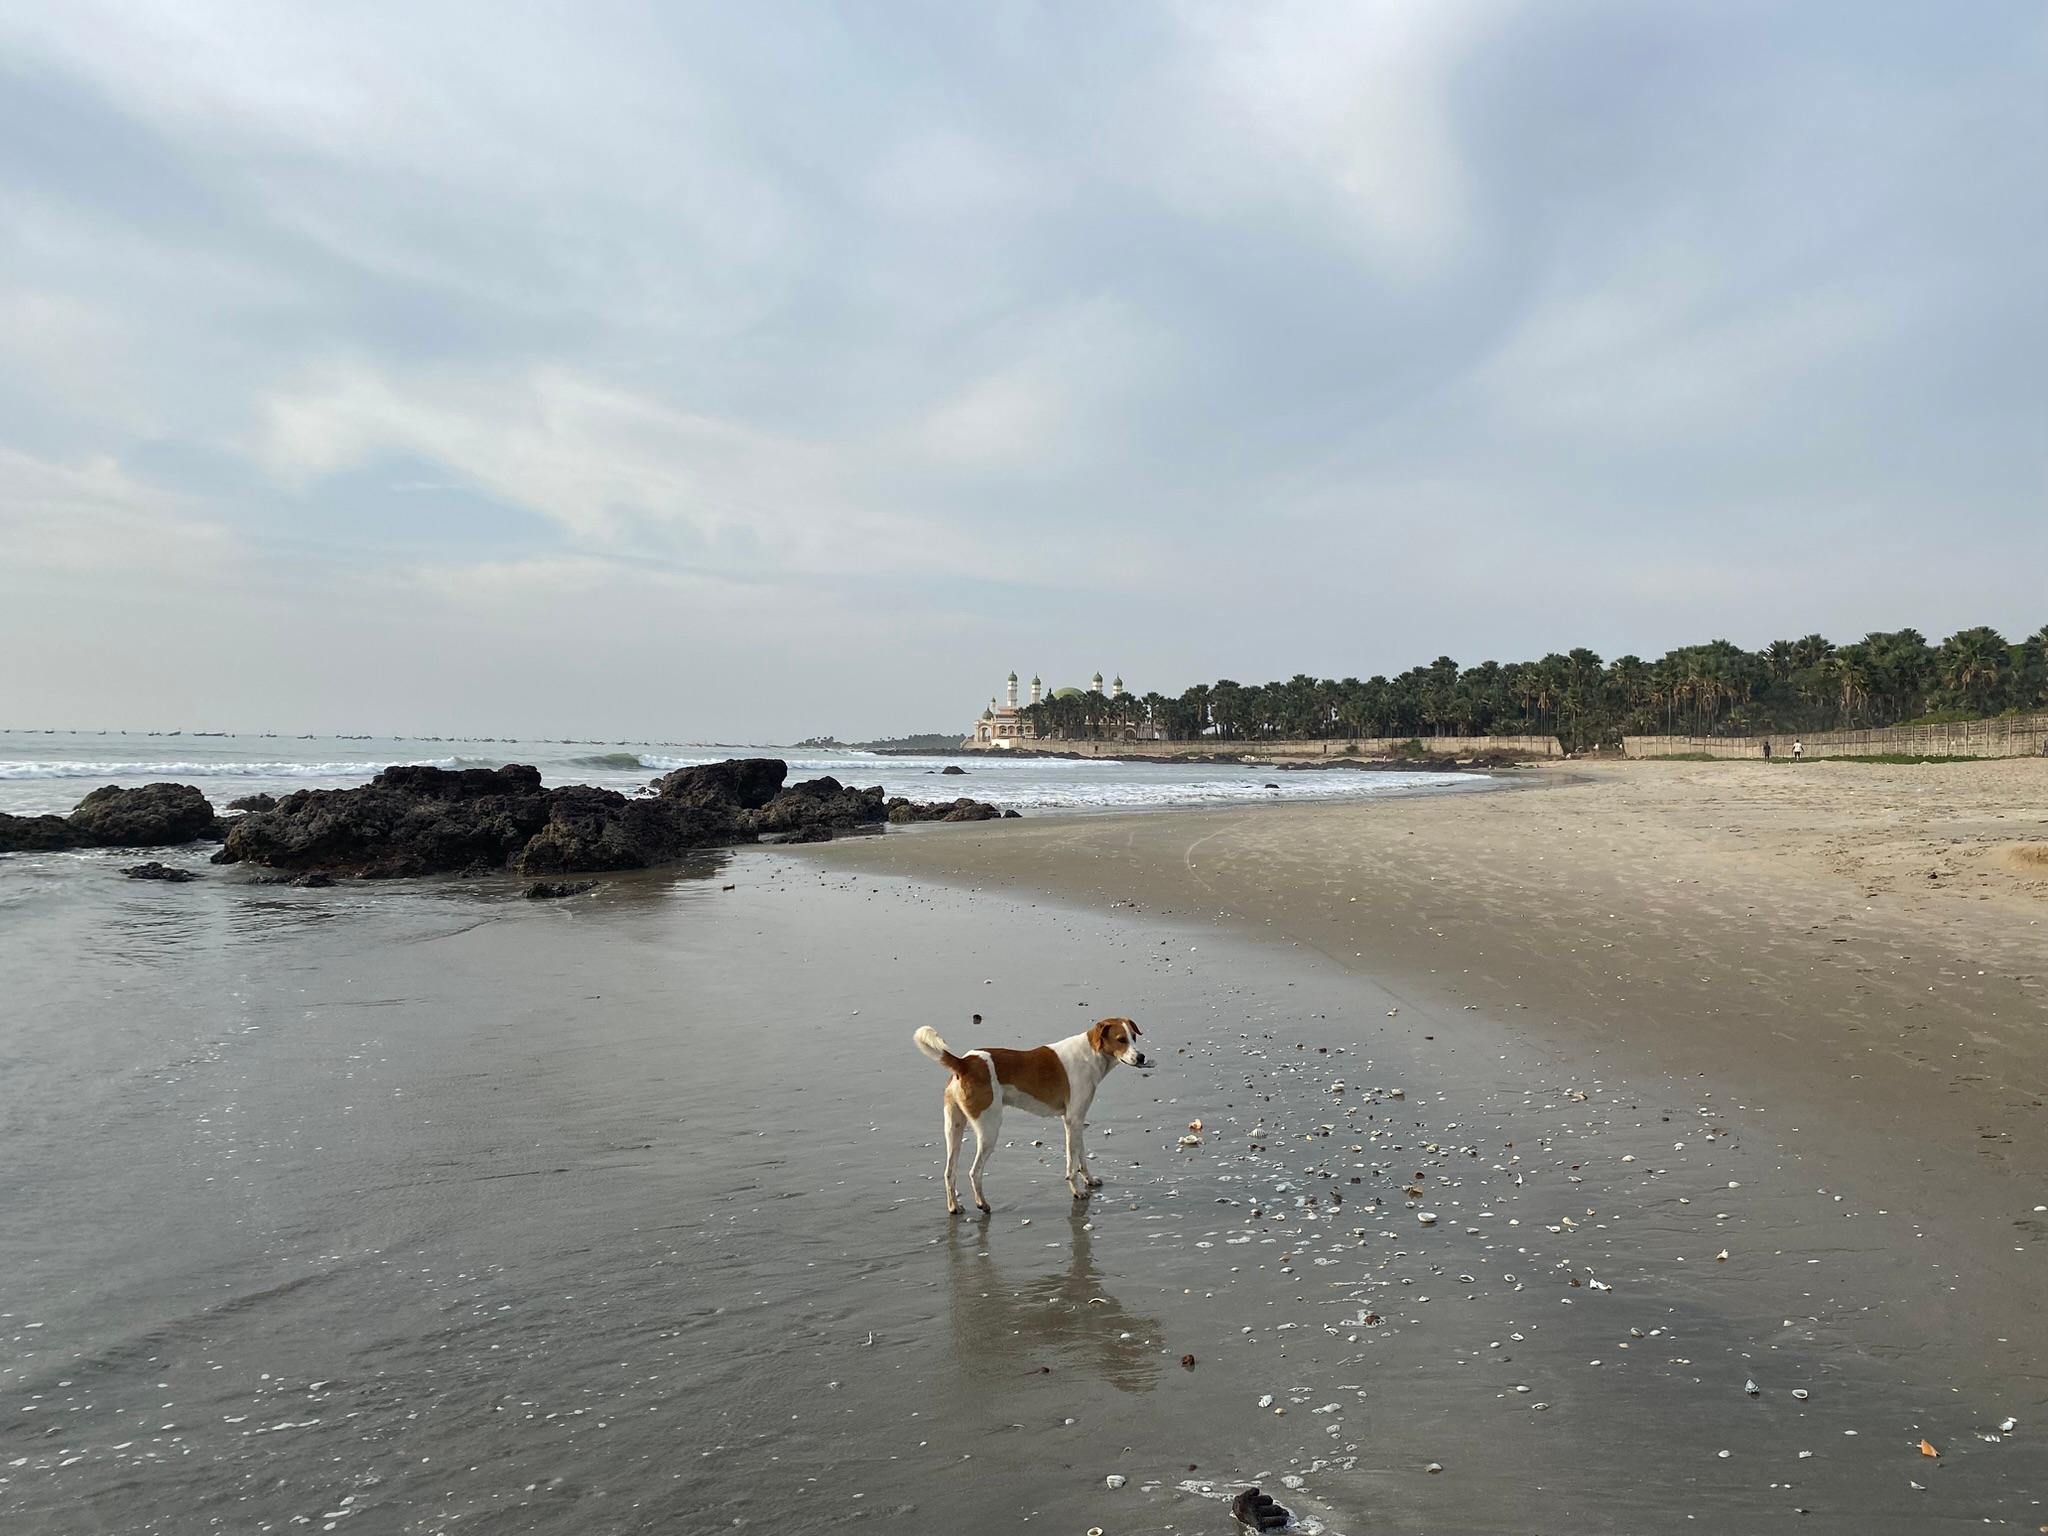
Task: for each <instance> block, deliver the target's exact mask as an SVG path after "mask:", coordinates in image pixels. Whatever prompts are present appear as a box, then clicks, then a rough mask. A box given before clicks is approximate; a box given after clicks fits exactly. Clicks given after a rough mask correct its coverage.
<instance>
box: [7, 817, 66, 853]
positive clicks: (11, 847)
mask: <svg viewBox="0 0 2048 1536" xmlns="http://www.w3.org/2000/svg"><path fill="white" fill-rule="evenodd" d="M71 846H72V842H71V823H70V822H68V821H66V820H65V819H64V818H63V817H62V816H9V815H6V814H4V813H0V853H48V852H51V851H53V850H55V849H58V848H69V847H71Z"/></svg>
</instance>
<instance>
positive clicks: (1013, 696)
mask: <svg viewBox="0 0 2048 1536" xmlns="http://www.w3.org/2000/svg"><path fill="white" fill-rule="evenodd" d="M1004 703H1005V704H1006V705H1008V707H1009V708H1011V709H1015V708H1016V707H1017V674H1016V673H1014V672H1012V673H1011V674H1010V683H1009V692H1008V693H1007V694H1006V695H1005V696H1004Z"/></svg>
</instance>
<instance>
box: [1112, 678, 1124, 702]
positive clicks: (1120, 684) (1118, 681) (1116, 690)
mask: <svg viewBox="0 0 2048 1536" xmlns="http://www.w3.org/2000/svg"><path fill="white" fill-rule="evenodd" d="M1109 696H1110V697H1111V698H1112V699H1120V698H1122V697H1123V696H1124V680H1123V679H1122V678H1121V677H1119V678H1115V679H1113V680H1112V681H1111V683H1110V685H1109Z"/></svg>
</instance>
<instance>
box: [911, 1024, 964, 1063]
mask: <svg viewBox="0 0 2048 1536" xmlns="http://www.w3.org/2000/svg"><path fill="white" fill-rule="evenodd" d="M910 1038H911V1039H913V1040H915V1041H916V1042H917V1048H918V1049H919V1050H920V1051H923V1052H924V1053H925V1055H927V1056H929V1057H931V1059H932V1060H933V1061H936V1062H938V1063H939V1064H940V1065H941V1066H943V1067H945V1068H946V1069H947V1070H948V1071H952V1072H957V1071H959V1070H960V1068H961V1066H962V1065H964V1063H962V1061H961V1060H960V1058H959V1057H958V1056H955V1055H954V1054H953V1053H952V1052H951V1051H949V1050H947V1049H946V1042H945V1041H943V1040H941V1039H940V1038H939V1032H938V1031H937V1030H936V1029H933V1028H932V1027H931V1025H929V1024H927V1025H925V1026H924V1027H923V1028H921V1029H919V1030H918V1032H917V1033H916V1034H914V1035H912V1036H911V1037H910Z"/></svg>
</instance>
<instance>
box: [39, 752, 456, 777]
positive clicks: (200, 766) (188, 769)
mask: <svg viewBox="0 0 2048 1536" xmlns="http://www.w3.org/2000/svg"><path fill="white" fill-rule="evenodd" d="M460 762H461V759H459V758H453V757H436V758H427V759H423V760H422V761H420V762H419V763H417V764H415V765H414V766H418V767H426V768H454V767H456V766H458V765H459V764H460ZM390 766H391V764H390V763H389V762H387V761H385V760H384V759H382V758H379V759H378V760H377V761H376V762H373V763H365V762H353V763H81V762H21V761H13V762H7V761H0V779H151V780H155V779H351V778H359V779H367V778H369V777H370V776H371V775H373V774H378V773H382V772H383V771H384V770H385V769H386V768H389V767H390Z"/></svg>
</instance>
